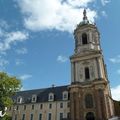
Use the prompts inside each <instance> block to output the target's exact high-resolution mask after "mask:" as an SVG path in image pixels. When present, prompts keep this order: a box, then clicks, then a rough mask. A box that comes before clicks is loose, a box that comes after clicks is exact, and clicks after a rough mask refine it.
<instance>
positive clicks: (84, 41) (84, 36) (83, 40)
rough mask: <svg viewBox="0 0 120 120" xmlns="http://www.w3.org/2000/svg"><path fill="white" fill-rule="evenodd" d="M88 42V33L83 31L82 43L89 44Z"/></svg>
mask: <svg viewBox="0 0 120 120" xmlns="http://www.w3.org/2000/svg"><path fill="white" fill-rule="evenodd" d="M87 43H88V41H87V34H86V33H83V34H82V44H83V45H85V44H87Z"/></svg>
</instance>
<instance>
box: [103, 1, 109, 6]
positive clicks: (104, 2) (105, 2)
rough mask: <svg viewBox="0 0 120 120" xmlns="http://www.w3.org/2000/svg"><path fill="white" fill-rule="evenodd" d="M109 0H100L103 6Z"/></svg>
mask: <svg viewBox="0 0 120 120" xmlns="http://www.w3.org/2000/svg"><path fill="white" fill-rule="evenodd" d="M110 1H111V0H101V3H102V5H103V6H105V5H106V4H108V3H109V2H110Z"/></svg>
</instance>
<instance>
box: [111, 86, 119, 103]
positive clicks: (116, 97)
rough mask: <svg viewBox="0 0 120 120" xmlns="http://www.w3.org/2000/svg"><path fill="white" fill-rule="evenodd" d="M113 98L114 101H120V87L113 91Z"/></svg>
mask: <svg viewBox="0 0 120 120" xmlns="http://www.w3.org/2000/svg"><path fill="white" fill-rule="evenodd" d="M111 93H112V97H113V99H114V100H119V101H120V85H118V86H116V87H114V88H112V89H111Z"/></svg>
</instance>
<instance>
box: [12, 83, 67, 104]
mask: <svg viewBox="0 0 120 120" xmlns="http://www.w3.org/2000/svg"><path fill="white" fill-rule="evenodd" d="M64 91H68V85H66V86H58V87H50V88H43V89H35V90H27V91H20V92H17V93H16V95H15V96H13V100H14V101H17V98H18V97H20V96H21V97H22V99H23V103H31V99H32V95H36V96H37V101H36V103H39V102H48V96H49V94H50V93H53V94H54V101H61V100H62V97H63V96H62V95H63V94H62V93H63V92H64ZM15 103H16V102H15Z"/></svg>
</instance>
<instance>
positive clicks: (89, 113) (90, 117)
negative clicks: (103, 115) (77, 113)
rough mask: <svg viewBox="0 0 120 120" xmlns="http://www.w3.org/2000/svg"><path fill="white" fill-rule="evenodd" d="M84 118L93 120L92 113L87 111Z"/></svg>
mask: <svg viewBox="0 0 120 120" xmlns="http://www.w3.org/2000/svg"><path fill="white" fill-rule="evenodd" d="M86 120H95V116H94V113H92V112H88V113H87V114H86Z"/></svg>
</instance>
